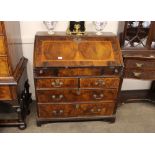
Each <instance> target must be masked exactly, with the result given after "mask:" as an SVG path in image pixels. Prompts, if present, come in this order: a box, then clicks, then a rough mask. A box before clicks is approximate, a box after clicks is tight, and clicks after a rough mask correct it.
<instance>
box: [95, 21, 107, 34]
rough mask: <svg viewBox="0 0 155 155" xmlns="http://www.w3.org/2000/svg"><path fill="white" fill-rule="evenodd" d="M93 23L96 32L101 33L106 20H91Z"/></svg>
mask: <svg viewBox="0 0 155 155" xmlns="http://www.w3.org/2000/svg"><path fill="white" fill-rule="evenodd" d="M93 24H94V25H95V29H96V31H97V32H96V34H97V35H102V31H103V29H104V28H105V26H106V25H107V22H106V21H93Z"/></svg>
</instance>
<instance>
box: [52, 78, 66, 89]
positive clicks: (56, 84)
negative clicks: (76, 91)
mask: <svg viewBox="0 0 155 155" xmlns="http://www.w3.org/2000/svg"><path fill="white" fill-rule="evenodd" d="M51 85H52V86H53V87H57V88H58V87H61V86H62V85H63V82H62V81H60V80H58V79H56V80H55V81H53V82H52V83H51Z"/></svg>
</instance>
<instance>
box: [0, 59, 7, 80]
mask: <svg viewBox="0 0 155 155" xmlns="http://www.w3.org/2000/svg"><path fill="white" fill-rule="evenodd" d="M8 75H9V66H8V60H7V58H6V57H0V76H2V77H3V76H8Z"/></svg>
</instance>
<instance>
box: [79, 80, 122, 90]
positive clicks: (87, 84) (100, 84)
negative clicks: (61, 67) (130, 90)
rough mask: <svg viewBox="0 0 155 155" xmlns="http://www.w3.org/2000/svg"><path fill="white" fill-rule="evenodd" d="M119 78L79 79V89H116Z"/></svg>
mask: <svg viewBox="0 0 155 155" xmlns="http://www.w3.org/2000/svg"><path fill="white" fill-rule="evenodd" d="M119 81H120V79H119V78H81V79H80V87H81V88H118V87H119Z"/></svg>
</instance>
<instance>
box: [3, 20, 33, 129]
mask: <svg viewBox="0 0 155 155" xmlns="http://www.w3.org/2000/svg"><path fill="white" fill-rule="evenodd" d="M26 65H27V59H26V58H24V57H23V54H22V46H21V36H20V25H19V22H2V21H0V126H18V127H19V128H20V129H25V128H26V115H27V114H28V113H29V112H30V110H29V103H30V102H31V94H30V93H29V84H28V78H27V71H26ZM12 112H13V113H16V114H17V115H16V116H17V117H16V118H14V119H13V118H12V115H11V113H12ZM3 113H7V116H8V119H4V118H2V116H3ZM9 116H10V117H9Z"/></svg>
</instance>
